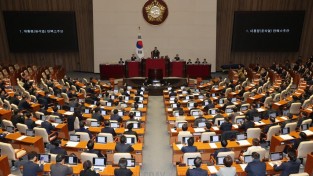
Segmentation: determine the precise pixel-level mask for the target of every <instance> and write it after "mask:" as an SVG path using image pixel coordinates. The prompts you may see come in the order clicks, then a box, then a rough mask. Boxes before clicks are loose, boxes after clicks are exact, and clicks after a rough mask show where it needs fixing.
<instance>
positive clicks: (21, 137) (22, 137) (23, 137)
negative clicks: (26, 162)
mask: <svg viewBox="0 0 313 176" xmlns="http://www.w3.org/2000/svg"><path fill="white" fill-rule="evenodd" d="M25 138H27V136H24V135H23V136H20V137H18V138H17V139H16V140H18V141H21V140H23V139H25Z"/></svg>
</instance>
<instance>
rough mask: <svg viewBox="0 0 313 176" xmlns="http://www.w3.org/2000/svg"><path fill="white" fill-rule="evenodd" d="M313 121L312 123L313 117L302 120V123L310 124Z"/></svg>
mask: <svg viewBox="0 0 313 176" xmlns="http://www.w3.org/2000/svg"><path fill="white" fill-rule="evenodd" d="M311 123H312V119H306V120H303V121H302V123H301V125H304V124H308V125H309V126H310V125H311Z"/></svg>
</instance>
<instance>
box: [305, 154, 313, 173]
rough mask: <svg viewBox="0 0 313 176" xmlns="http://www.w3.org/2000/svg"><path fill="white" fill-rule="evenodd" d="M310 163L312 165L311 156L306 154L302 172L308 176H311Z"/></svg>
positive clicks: (312, 157) (312, 170)
mask: <svg viewBox="0 0 313 176" xmlns="http://www.w3.org/2000/svg"><path fill="white" fill-rule="evenodd" d="M312 163H313V155H312V154H308V155H307V157H306V163H305V168H304V172H306V173H308V174H309V175H313V167H312Z"/></svg>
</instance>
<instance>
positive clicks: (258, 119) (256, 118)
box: [253, 116, 261, 122]
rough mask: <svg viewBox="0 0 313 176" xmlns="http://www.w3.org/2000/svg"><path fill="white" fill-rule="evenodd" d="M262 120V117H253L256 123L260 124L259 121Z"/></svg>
mask: <svg viewBox="0 0 313 176" xmlns="http://www.w3.org/2000/svg"><path fill="white" fill-rule="evenodd" d="M260 120H261V118H260V116H254V117H253V121H254V122H258V121H260Z"/></svg>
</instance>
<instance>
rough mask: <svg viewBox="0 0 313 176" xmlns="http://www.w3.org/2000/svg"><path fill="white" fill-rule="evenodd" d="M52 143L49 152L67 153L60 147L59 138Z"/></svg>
mask: <svg viewBox="0 0 313 176" xmlns="http://www.w3.org/2000/svg"><path fill="white" fill-rule="evenodd" d="M52 144H53V145H54V148H51V149H50V153H52V154H62V155H67V152H66V150H65V149H64V148H62V147H61V141H60V140H59V139H56V140H54V141H53V142H52Z"/></svg>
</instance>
